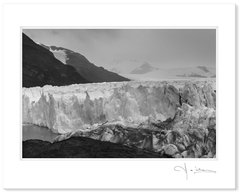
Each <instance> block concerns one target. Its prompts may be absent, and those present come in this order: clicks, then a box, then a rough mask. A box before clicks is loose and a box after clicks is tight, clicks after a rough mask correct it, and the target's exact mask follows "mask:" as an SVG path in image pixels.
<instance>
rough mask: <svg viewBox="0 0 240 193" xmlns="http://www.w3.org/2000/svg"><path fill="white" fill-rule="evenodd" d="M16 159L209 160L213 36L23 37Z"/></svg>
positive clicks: (211, 32) (63, 33) (66, 32)
mask: <svg viewBox="0 0 240 193" xmlns="http://www.w3.org/2000/svg"><path fill="white" fill-rule="evenodd" d="M21 36H22V40H21V48H22V52H21V54H22V61H21V63H22V73H21V74H22V75H21V76H22V88H21V90H22V91H21V92H22V99H21V100H22V117H21V118H22V125H21V135H22V136H21V143H22V144H21V147H22V149H21V151H22V158H24V159H25V158H26V159H27V158H149V159H150V158H159V159H160V158H165V159H170V158H180V159H185V158H203V159H204V158H211V159H213V158H216V157H217V154H216V149H217V147H216V141H217V139H216V136H217V133H216V95H217V90H216V43H217V42H216V36H217V35H216V29H215V28H181V29H179V28H154V29H152V28H137V29H134V28H133V29H132V28H101V29H100V28H89V29H78V28H69V29H67V28H60V29H58V28H52V29H51V28H46V29H44V28H22V31H21Z"/></svg>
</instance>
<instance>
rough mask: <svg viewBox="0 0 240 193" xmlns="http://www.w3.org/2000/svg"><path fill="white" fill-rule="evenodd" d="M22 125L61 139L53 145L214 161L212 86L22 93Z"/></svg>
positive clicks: (147, 84) (171, 84) (143, 85)
mask: <svg viewBox="0 0 240 193" xmlns="http://www.w3.org/2000/svg"><path fill="white" fill-rule="evenodd" d="M23 122H27V123H32V124H36V125H42V126H46V127H48V128H49V129H51V130H52V131H55V132H58V133H61V135H60V136H58V137H57V138H56V139H55V142H54V143H53V144H58V143H60V144H61V143H62V144H65V142H66V140H70V141H71V140H72V139H75V138H76V137H78V138H83V137H84V138H88V139H93V140H95V141H97V142H110V143H111V144H118V145H122V146H124V147H129V148H137V149H138V151H140V150H144V151H148V152H152V153H153V154H155V153H156V154H157V155H161V156H162V155H165V156H167V157H174V158H214V157H215V156H216V90H215V81H172V82H140V83H139V82H129V83H111V84H110V83H108V84H93V85H85V86H82V85H72V86H69V87H43V88H40V87H36V88H31V89H24V90H23ZM53 146H54V145H53ZM48 147H50V146H48ZM89 148H90V147H89ZM23 150H24V151H25V150H26V148H25V145H24V149H23ZM69 151H70V149H69ZM121 156H123V155H121ZM161 156H160V157H161ZM153 157H154V156H153Z"/></svg>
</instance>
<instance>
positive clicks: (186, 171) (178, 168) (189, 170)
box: [174, 163, 216, 180]
mask: <svg viewBox="0 0 240 193" xmlns="http://www.w3.org/2000/svg"><path fill="white" fill-rule="evenodd" d="M174 171H176V172H183V173H184V174H185V177H186V180H188V177H189V173H193V174H199V173H212V174H216V171H215V170H209V169H203V168H199V167H196V166H195V167H194V168H188V167H187V164H186V163H184V164H183V165H182V166H180V165H178V166H175V167H174Z"/></svg>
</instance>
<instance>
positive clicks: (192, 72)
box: [121, 66, 216, 80]
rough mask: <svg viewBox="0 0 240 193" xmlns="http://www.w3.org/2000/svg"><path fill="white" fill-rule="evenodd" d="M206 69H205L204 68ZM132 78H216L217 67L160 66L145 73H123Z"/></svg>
mask: <svg viewBox="0 0 240 193" xmlns="http://www.w3.org/2000/svg"><path fill="white" fill-rule="evenodd" d="M202 67H203V68H204V70H203V68H202ZM121 75H123V76H125V77H127V78H129V79H132V80H168V79H197V78H215V77H216V69H215V67H206V66H197V67H182V68H159V69H157V70H154V71H151V72H148V73H145V74H128V73H126V74H121Z"/></svg>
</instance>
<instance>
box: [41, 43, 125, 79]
mask: <svg viewBox="0 0 240 193" xmlns="http://www.w3.org/2000/svg"><path fill="white" fill-rule="evenodd" d="M42 46H44V47H47V46H45V45H42ZM50 48H51V50H52V51H53V52H54V51H57V50H61V51H63V52H65V54H66V56H67V60H66V64H67V65H70V66H73V67H74V68H75V69H76V70H77V71H78V73H79V74H80V75H81V76H82V77H84V78H85V79H87V80H89V81H91V82H120V81H129V79H127V78H124V77H122V76H120V75H118V74H117V73H114V72H110V71H108V70H106V69H104V68H103V67H98V66H96V65H94V64H93V63H91V62H89V61H88V59H87V58H86V57H85V56H83V55H81V54H79V53H77V52H74V51H72V50H69V49H66V48H62V47H56V46H49V49H50Z"/></svg>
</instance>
